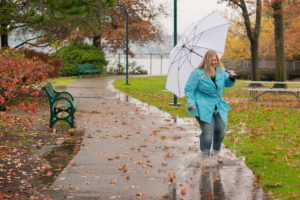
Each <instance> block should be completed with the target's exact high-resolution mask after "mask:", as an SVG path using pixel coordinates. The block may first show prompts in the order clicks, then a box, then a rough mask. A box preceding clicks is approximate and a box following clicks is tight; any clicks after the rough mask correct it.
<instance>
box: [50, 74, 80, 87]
mask: <svg viewBox="0 0 300 200" xmlns="http://www.w3.org/2000/svg"><path fill="white" fill-rule="evenodd" d="M77 79H78V78H77V76H68V77H59V78H54V79H48V80H47V81H49V82H50V83H52V85H53V86H54V87H60V86H66V85H69V84H70V83H72V82H73V81H75V80H77Z"/></svg>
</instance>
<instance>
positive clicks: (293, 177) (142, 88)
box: [114, 77, 300, 199]
mask: <svg viewBox="0 0 300 200" xmlns="http://www.w3.org/2000/svg"><path fill="white" fill-rule="evenodd" d="M165 81H166V77H141V78H131V79H130V81H129V82H130V84H131V85H129V86H127V85H124V80H122V79H120V80H117V81H116V82H115V83H114V86H115V87H116V88H117V89H119V90H120V91H122V92H124V93H126V94H128V95H129V96H132V97H134V98H137V99H140V100H141V101H144V102H146V103H148V104H151V105H153V106H156V107H158V108H160V109H161V110H164V111H166V112H169V113H172V114H175V115H178V116H180V117H191V116H190V115H188V114H187V113H186V111H185V105H186V100H185V98H182V99H178V102H179V103H181V104H182V106H180V107H174V106H170V105H169V103H172V102H173V94H172V93H170V92H168V91H166V90H165ZM245 86H247V84H246V83H245V82H243V81H238V82H237V83H236V85H235V86H234V87H232V88H226V89H225V92H224V98H225V99H226V100H227V101H228V102H229V104H230V106H231V107H232V108H233V110H232V111H230V113H229V122H228V129H229V130H230V132H229V133H228V134H227V136H226V137H225V141H224V143H225V144H226V146H228V147H229V148H230V149H231V150H232V151H234V152H235V153H236V154H237V155H238V156H244V157H245V158H246V163H247V165H248V166H249V167H250V168H251V169H252V170H253V172H254V173H255V174H256V176H257V178H258V180H259V182H260V184H261V186H262V187H263V188H264V190H266V191H268V192H269V193H271V194H272V195H273V197H274V199H299V198H300V190H299V188H300V181H299V180H300V160H299V155H300V146H299V143H300V123H299V119H300V103H299V102H298V101H296V100H295V97H294V96H292V95H283V94H280V95H273V94H270V95H264V96H262V97H261V99H260V100H259V101H254V100H250V99H248V98H249V92H248V91H246V90H243V89H242V87H245Z"/></svg>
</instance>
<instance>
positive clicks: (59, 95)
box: [55, 91, 74, 101]
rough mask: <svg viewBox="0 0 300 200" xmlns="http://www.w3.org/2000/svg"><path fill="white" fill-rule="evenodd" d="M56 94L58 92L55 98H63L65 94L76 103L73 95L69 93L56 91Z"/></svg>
mask: <svg viewBox="0 0 300 200" xmlns="http://www.w3.org/2000/svg"><path fill="white" fill-rule="evenodd" d="M55 92H56V95H55V97H61V95H64V94H65V95H67V96H68V97H70V98H71V100H72V101H74V98H73V96H72V95H71V93H69V92H57V91H55Z"/></svg>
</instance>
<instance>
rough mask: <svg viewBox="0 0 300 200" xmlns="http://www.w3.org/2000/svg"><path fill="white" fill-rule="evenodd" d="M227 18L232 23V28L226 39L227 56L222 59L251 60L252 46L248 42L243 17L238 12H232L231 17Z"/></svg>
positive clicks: (230, 27)
mask: <svg viewBox="0 0 300 200" xmlns="http://www.w3.org/2000/svg"><path fill="white" fill-rule="evenodd" d="M226 13H228V12H226ZM227 18H228V20H229V21H230V26H229V29H228V34H227V39H226V47H225V54H224V55H223V56H222V59H232V58H250V49H249V46H250V44H249V42H247V33H246V30H245V28H244V23H243V19H242V17H241V16H240V14H239V13H237V12H231V16H228V15H227Z"/></svg>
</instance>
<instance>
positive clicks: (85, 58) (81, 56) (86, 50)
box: [52, 43, 108, 76]
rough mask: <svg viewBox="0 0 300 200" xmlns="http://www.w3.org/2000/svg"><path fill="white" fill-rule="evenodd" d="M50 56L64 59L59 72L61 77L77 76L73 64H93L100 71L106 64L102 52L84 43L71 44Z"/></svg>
mask: <svg viewBox="0 0 300 200" xmlns="http://www.w3.org/2000/svg"><path fill="white" fill-rule="evenodd" d="M52 56H53V57H55V58H63V59H64V67H63V69H62V71H61V74H62V75H63V76H74V75H77V69H76V67H75V64H86V63H89V64H93V65H94V66H95V67H96V68H98V69H99V70H100V71H103V69H104V67H105V66H106V65H107V64H108V62H107V60H106V59H105V55H104V52H103V51H102V50H100V49H98V48H97V47H95V46H91V45H88V44H85V43H72V44H70V45H68V46H64V47H62V48H61V49H59V50H58V51H57V52H55V53H54V54H53V55H52Z"/></svg>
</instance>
